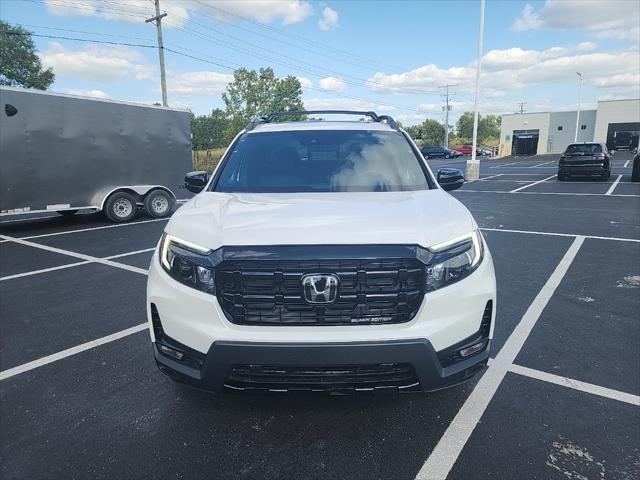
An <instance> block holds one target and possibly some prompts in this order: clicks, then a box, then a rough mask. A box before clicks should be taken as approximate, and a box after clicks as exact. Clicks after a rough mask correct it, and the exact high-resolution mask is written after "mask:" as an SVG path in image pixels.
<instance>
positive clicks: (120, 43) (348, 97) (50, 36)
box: [8, 32, 434, 116]
mask: <svg viewBox="0 0 640 480" xmlns="http://www.w3.org/2000/svg"><path fill="white" fill-rule="evenodd" d="M8 34H9V35H31V36H34V37H43V38H50V39H58V40H69V41H77V42H88V43H97V44H107V45H121V46H127V47H141V48H152V49H156V48H158V47H157V46H155V45H145V44H141V43H130V42H115V41H110V40H96V39H91V38H77V37H69V36H62V35H46V34H39V33H21V32H8ZM176 48H181V49H185V50H189V49H186V48H184V47H176ZM164 50H165V51H167V52H171V53H174V54H176V55H180V56H183V57H187V58H191V59H193V60H198V61H201V62H204V63H208V64H211V65H216V66H218V67H221V68H225V69H227V70H231V71H233V70H235V69H236V67H233V66H230V65H226V64H223V63H220V62H216V61H211V60H207V59H205V58H202V56H205V55H204V54H202V56H195V55H191V54H188V53H185V52H181V51H179V50H176V49H174V48H171V47H168V46H166V45H165V46H164ZM236 65H237V66H240V65H239V64H236ZM306 89H307V90H314V91H318V92H323V93H327V94H329V95H334V96H338V97H341V98H347V99H351V100H360V101H365V102H368V103H372V104H374V105H382V106H389V107H394V108H398V109H399V110H401V111H413V112H417V113H421V114H424V115H425V116H426V114H428V113H434V112H431V111H427V110H420V109H416V108H413V107H409V106H407V105H398V104H396V103H390V102H385V101H379V100H374V99H372V98H368V97H361V96H357V95H349V94H343V93H339V92H333V91H326V90H322V89H319V88H314V87H306Z"/></svg>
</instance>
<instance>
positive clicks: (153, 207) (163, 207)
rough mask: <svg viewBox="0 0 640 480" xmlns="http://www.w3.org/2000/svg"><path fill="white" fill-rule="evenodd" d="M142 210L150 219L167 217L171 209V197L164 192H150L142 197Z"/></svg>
mask: <svg viewBox="0 0 640 480" xmlns="http://www.w3.org/2000/svg"><path fill="white" fill-rule="evenodd" d="M144 208H145V209H146V210H147V213H149V215H151V216H152V217H155V218H164V217H168V216H169V215H171V210H172V209H173V197H172V196H171V195H170V194H169V193H167V192H166V191H165V190H160V189H156V190H151V191H150V192H149V193H147V195H146V196H145V197H144Z"/></svg>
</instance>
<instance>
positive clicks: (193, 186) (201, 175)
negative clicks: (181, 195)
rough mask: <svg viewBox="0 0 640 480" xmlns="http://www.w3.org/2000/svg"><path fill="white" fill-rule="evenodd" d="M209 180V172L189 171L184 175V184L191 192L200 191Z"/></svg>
mask: <svg viewBox="0 0 640 480" xmlns="http://www.w3.org/2000/svg"><path fill="white" fill-rule="evenodd" d="M207 182H209V174H208V173H207V172H202V171H199V172H189V173H187V174H186V175H185V177H184V186H185V188H186V189H187V190H189V191H190V192H193V193H200V192H201V191H202V189H203V188H204V187H206V186H207Z"/></svg>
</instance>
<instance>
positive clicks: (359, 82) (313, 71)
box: [31, 0, 439, 95]
mask: <svg viewBox="0 0 640 480" xmlns="http://www.w3.org/2000/svg"><path fill="white" fill-rule="evenodd" d="M31 1H34V0H31ZM54 1H56V2H59V3H60V4H64V5H72V6H75V7H76V8H80V6H82V4H78V3H74V2H73V1H71V0H54ZM102 1H103V2H104V3H110V4H113V5H120V4H119V3H114V2H109V1H108V0H102ZM203 5H205V4H203ZM205 6H206V5H205ZM100 8H102V9H104V10H103V13H122V14H130V13H131V12H130V11H127V10H120V9H113V8H110V9H108V10H107V9H106V7H100ZM212 8H214V9H215V10H221V11H222V9H219V8H217V7H212ZM138 11H139V10H138ZM227 13H229V12H227ZM172 15H173V16H174V17H177V18H180V19H182V20H184V21H185V22H188V23H191V24H194V25H197V26H199V27H201V28H204V29H207V30H210V31H212V32H214V33H215V34H217V35H220V36H223V37H225V38H231V39H233V40H235V41H237V42H241V43H244V44H247V45H249V46H251V47H254V48H257V49H260V50H263V51H265V52H268V53H270V54H272V55H275V57H273V56H268V55H266V54H262V53H257V52H255V51H253V50H250V49H247V48H245V47H240V46H238V45H234V44H232V43H230V42H228V41H226V40H221V39H219V38H216V37H212V36H210V35H208V34H205V33H203V32H199V31H197V30H188V29H186V28H184V27H176V29H177V30H180V31H182V32H185V33H187V34H189V35H193V36H198V37H199V38H201V39H205V40H207V41H210V42H212V43H215V44H217V45H221V46H224V47H226V48H229V49H230V50H234V51H236V52H240V53H244V54H245V55H249V56H252V57H254V58H259V59H262V60H267V61H269V62H273V63H275V64H278V65H280V66H284V67H287V68H291V69H294V70H298V71H300V72H303V73H304V74H308V75H314V76H317V77H322V76H323V75H325V73H323V72H328V73H329V74H334V75H338V76H340V77H345V78H347V79H351V80H345V78H341V80H342V81H343V82H344V83H346V84H349V85H354V86H358V87H363V86H364V87H367V86H368V85H369V86H379V87H382V88H384V89H387V90H390V91H391V92H392V93H405V94H419V95H438V94H439V93H438V92H435V91H426V90H421V89H416V88H411V87H404V88H400V87H392V86H389V85H385V84H381V83H378V82H374V81H372V80H370V79H363V78H360V77H357V76H354V75H350V74H347V73H344V72H340V71H337V70H333V69H329V68H326V67H321V66H318V65H314V64H312V63H309V62H305V61H304V60H300V59H297V58H295V57H291V56H288V55H283V54H282V53H281V52H277V51H274V50H270V49H268V48H265V47H262V46H260V45H256V44H254V43H251V42H248V41H246V40H243V39H240V38H238V37H234V36H232V35H229V34H226V33H223V32H220V31H219V30H216V29H215V28H213V27H210V26H208V25H204V24H202V23H200V22H197V21H195V20H192V19H189V18H187V17H185V16H182V15H180V14H177V13H172ZM229 15H233V16H237V17H240V18H245V17H242V16H239V15H235V14H232V13H229ZM203 16H204V17H206V18H209V19H212V20H216V19H213V18H211V17H209V16H207V15H203ZM247 21H249V20H248V19H247ZM251 22H252V23H256V24H260V22H253V21H251ZM260 25H264V24H260ZM274 28H275V27H274ZM284 33H287V32H284ZM284 43H286V44H287V45H291V44H289V43H287V42H284ZM280 58H286V59H289V61H283V60H280ZM292 62H298V63H301V64H303V65H306V67H304V66H300V65H299V64H296V63H292ZM309 67H310V68H309ZM375 93H378V92H375Z"/></svg>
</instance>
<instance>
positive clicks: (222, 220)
mask: <svg viewBox="0 0 640 480" xmlns="http://www.w3.org/2000/svg"><path fill="white" fill-rule="evenodd" d="M476 228H477V226H476V223H475V221H474V220H473V217H472V216H471V214H470V213H469V211H468V210H467V209H466V208H465V207H464V206H463V205H462V204H461V203H460V202H459V201H458V200H456V199H455V198H453V197H452V196H451V195H449V194H448V193H446V192H445V191H443V190H440V189H437V190H436V189H434V190H421V191H407V192H364V193H361V192H339V193H217V192H203V193H200V194H199V195H197V196H196V197H194V198H193V199H191V200H190V201H189V202H187V203H186V204H185V205H183V206H182V207H180V208H179V209H178V211H177V212H176V213H175V214H174V215H173V217H172V218H171V221H170V222H169V224H168V225H167V228H166V231H167V233H169V234H171V235H174V236H176V237H178V238H181V239H183V240H187V241H189V242H193V243H196V244H198V245H201V246H203V247H207V248H211V249H216V248H219V247H222V246H237V245H245V246H246V245H254V246H258V245H354V244H355V245H357V244H375V245H384V244H396V245H397V244H404V245H421V246H423V247H429V246H431V245H435V244H438V243H441V242H445V241H447V240H451V239H453V238H456V237H459V236H461V235H465V234H467V233H470V232H471V231H473V230H474V229H476Z"/></svg>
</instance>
